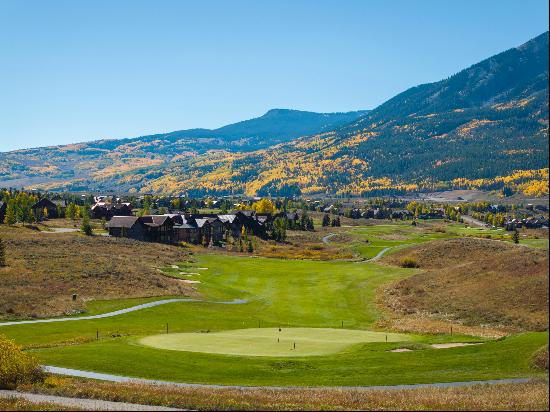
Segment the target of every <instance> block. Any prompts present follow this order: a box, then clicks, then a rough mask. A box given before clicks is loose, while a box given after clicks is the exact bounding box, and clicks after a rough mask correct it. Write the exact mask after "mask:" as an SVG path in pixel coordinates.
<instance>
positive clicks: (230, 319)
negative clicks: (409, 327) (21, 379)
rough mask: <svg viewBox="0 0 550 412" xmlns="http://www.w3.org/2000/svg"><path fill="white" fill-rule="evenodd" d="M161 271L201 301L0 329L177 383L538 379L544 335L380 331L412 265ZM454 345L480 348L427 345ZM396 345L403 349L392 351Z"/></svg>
mask: <svg viewBox="0 0 550 412" xmlns="http://www.w3.org/2000/svg"><path fill="white" fill-rule="evenodd" d="M409 230H412V229H409V228H408V227H406V226H405V225H403V224H396V225H395V226H393V227H392V226H390V225H384V227H381V228H377V229H373V230H372V231H371V230H370V228H358V229H357V232H358V235H360V236H362V237H366V238H368V239H369V240H372V243H373V245H372V246H375V245H374V243H375V241H376V242H380V244H379V245H376V246H379V247H388V246H400V245H399V243H401V246H402V247H406V246H405V244H410V243H415V242H416V243H418V242H419V241H426V240H429V239H424V238H420V235H417V234H411V233H408V231H409ZM388 234H392V235H393V236H392V238H391V239H389V237H388ZM432 236H433V237H439V236H451V234H450V233H449V232H447V233H445V234H443V233H430V237H432ZM386 241H387V242H388V243H386V244H384V243H383V242H386ZM363 243H365V242H364V241H363ZM365 245H367V244H366V243H365ZM367 247H369V246H368V245H367ZM373 249H375V248H373ZM367 252H368V253H367ZM365 253H366V255H367V256H370V255H372V254H374V253H375V250H373V251H370V250H368V249H366V251H365ZM376 253H377V251H376ZM164 273H165V274H166V275H167V276H171V277H174V278H177V279H181V280H182V281H184V280H186V279H190V280H193V281H195V282H196V283H194V286H195V287H196V288H197V291H198V293H199V294H200V300H201V301H189V302H183V301H182V302H172V303H168V304H164V305H159V306H155V307H149V308H145V309H142V310H139V311H134V312H129V313H124V314H120V315H117V316H113V317H104V318H99V319H81V320H78V321H68V322H53V323H36V324H20V325H11V326H9V327H0V333H2V334H5V335H6V336H8V337H10V338H12V339H15V341H16V342H17V343H19V344H21V345H24V346H25V347H26V349H28V350H31V351H32V352H33V353H34V354H35V355H36V356H37V357H38V358H39V360H40V361H41V362H42V363H43V364H46V365H54V366H61V367H66V368H74V369H81V370H86V371H95V372H102V373H111V374H117V375H124V376H131V377H140V378H149V379H158V380H166V381H175V382H188V383H206V384H223V385H253V386H255V385H267V386H270V385H271V386H362V385H396V384H413V383H431V382H452V381H467V380H485V379H500V378H517V377H530V376H543V375H544V372H542V371H539V370H536V369H533V366H532V357H533V354H534V353H535V352H536V351H537V350H539V349H540V348H541V347H543V346H544V345H546V344H547V343H548V333H547V332H531V333H522V334H517V335H513V336H509V337H506V338H502V339H497V340H493V339H484V338H480V337H474V336H465V335H459V334H456V333H455V334H450V333H449V334H424V335H423V334H410V335H402V334H392V333H389V331H387V330H384V329H383V326H381V325H383V324H384V322H383V321H384V319H385V318H386V317H387V316H388V314H387V313H386V312H384V310H383V309H382V305H380V303H379V302H377V296H380V295H379V291H380V290H381V289H382V288H384V287H385V285H388V284H389V283H391V282H394V281H397V280H399V279H403V278H406V277H408V276H412V275H414V274H415V273H418V269H405V268H398V267H392V266H388V265H383V264H377V263H372V262H353V261H311V260H289V259H276V258H260V257H250V256H242V255H241V256H238V255H228V254H218V253H204V254H203V253H196V254H194V255H192V256H191V258H190V259H189V261H187V262H179V263H176V264H174V265H170V267H168V268H165V269H164ZM166 298H167V297H166V296H162V297H158V298H146V299H126V300H123V301H116V302H112V301H108V300H104V301H96V302H92V303H91V304H90V305H89V307H90V313H94V314H100V313H107V312H109V311H112V310H118V309H121V308H124V307H131V306H135V305H138V304H142V303H146V302H151V301H154V300H162V299H166ZM229 303H230V304H229ZM279 328H281V332H279ZM386 334H387V336H388V341H387V342H386ZM277 338H278V339H279V341H278V342H277ZM452 342H463V343H466V342H469V343H478V342H483V343H484V344H483V345H471V346H464V347H453V348H449V349H444V350H442V349H434V348H433V347H432V346H431V345H432V344H435V343H452ZM294 343H296V349H294ZM399 348H408V349H410V351H408V352H399V353H396V352H392V350H394V349H399Z"/></svg>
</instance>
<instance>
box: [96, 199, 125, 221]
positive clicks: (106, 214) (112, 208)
mask: <svg viewBox="0 0 550 412" xmlns="http://www.w3.org/2000/svg"><path fill="white" fill-rule="evenodd" d="M91 212H92V218H93V219H105V220H111V218H112V217H113V216H132V215H133V213H132V205H131V204H130V203H105V202H98V203H96V204H95V205H93V206H92V208H91Z"/></svg>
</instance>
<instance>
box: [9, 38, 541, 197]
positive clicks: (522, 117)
mask: <svg viewBox="0 0 550 412" xmlns="http://www.w3.org/2000/svg"><path fill="white" fill-rule="evenodd" d="M547 82H548V32H545V33H543V34H541V35H539V36H537V37H535V38H533V39H532V40H530V41H528V42H526V43H525V44H523V45H521V46H519V47H515V48H511V49H508V50H506V51H503V52H502V53H499V54H496V55H494V56H491V57H489V58H487V59H485V60H483V61H481V62H478V63H476V64H473V65H471V66H470V67H468V68H466V69H464V70H461V71H459V72H457V73H456V74H454V75H452V76H450V77H448V78H447V79H443V80H440V81H437V82H433V83H426V84H422V85H419V86H415V87H412V88H409V89H407V90H405V91H404V92H402V93H400V94H398V95H396V96H394V97H393V98H391V99H389V100H388V101H386V102H384V103H383V104H381V105H380V106H378V107H376V108H375V109H373V110H371V111H368V112H352V113H353V114H352V115H350V114H349V113H347V114H346V113H344V115H349V116H355V118H354V119H352V120H351V121H342V123H341V124H339V125H337V126H325V124H324V123H323V122H322V121H321V122H320V121H319V119H320V118H321V119H322V116H324V114H314V115H315V116H316V117H315V118H316V122H315V125H316V127H317V128H318V131H317V132H316V133H300V131H303V130H304V129H303V128H302V129H300V128H299V127H295V126H294V125H292V126H291V127H289V128H285V127H286V126H288V125H283V127H282V128H280V129H279V130H283V132H282V134H281V136H283V137H284V138H283V139H281V138H280V137H278V136H277V133H272V134H271V135H270V136H272V137H273V138H272V139H271V140H270V141H269V144H260V146H259V147H253V146H251V145H250V144H249V143H248V142H250V141H251V140H253V139H254V138H255V134H257V131H258V129H259V128H258V127H256V130H255V131H251V130H243V125H244V126H245V128H246V127H249V126H250V125H251V124H254V123H255V122H261V121H262V119H263V120H265V118H268V119H269V118H271V117H272V116H275V117H277V116H280V115H281V114H282V113H283V114H285V115H286V116H287V117H290V118H293V116H294V115H296V114H298V116H299V117H300V116H302V117H303V116H306V117H307V116H310V114H308V113H311V112H300V111H292V110H288V109H273V110H270V111H268V112H266V113H265V114H264V115H263V116H261V117H259V118H255V119H251V120H248V121H243V122H237V123H235V124H232V125H228V126H225V128H229V130H230V131H231V130H238V133H236V135H235V136H237V137H236V138H235V139H233V140H230V141H229V143H228V142H227V141H224V140H223V138H222V137H223V133H226V132H227V130H228V129H225V132H222V134H221V135H218V136H216V133H212V132H210V134H209V135H208V137H206V138H205V139H207V140H208V142H209V145H210V146H209V147H210V148H211V149H209V150H203V151H200V150H196V149H197V148H195V147H190V148H191V150H190V151H189V153H182V152H181V150H180V151H179V152H178V151H177V150H172V151H170V150H168V149H166V147H164V146H166V145H168V146H169V144H170V142H173V141H177V139H179V138H180V137H181V136H180V135H178V132H172V133H171V134H164V135H162V134H161V135H152V136H149V140H150V141H149V142H148V143H147V144H145V143H144V142H143V140H144V139H141V141H136V140H133V141H125V144H123V145H121V146H120V147H119V148H117V150H116V151H113V150H111V151H109V150H107V147H106V146H102V147H87V149H86V150H90V151H92V152H93V151H94V150H100V151H103V152H102V156H104V157H105V159H103V158H100V160H97V159H96V160H95V162H96V164H94V165H89V164H86V162H85V161H81V162H80V163H79V162H76V164H75V166H77V167H76V169H75V173H73V174H72V175H70V176H69V175H67V176H61V178H60V175H62V173H63V172H65V173H66V172H67V168H65V169H64V170H62V171H61V173H60V170H59V165H60V164H62V162H61V163H60V161H61V160H63V159H58V161H54V162H52V163H49V164H48V168H47V169H46V171H45V173H51V182H49V183H35V187H41V188H46V189H57V190H61V189H72V190H76V189H79V188H85V189H90V190H108V189H114V190H124V191H132V192H165V193H195V194H208V193H211V194H224V193H235V192H238V193H245V194H248V195H255V194H260V195H266V194H271V195H292V194H300V193H302V194H324V193H332V194H334V193H337V194H346V195H368V194H380V193H393V194H395V193H404V192H407V191H421V190H445V189H450V188H484V189H503V188H504V187H505V186H506V187H508V188H513V189H514V190H521V191H527V192H531V193H536V194H540V193H548V185H547V181H548V151H547V148H548V87H547ZM304 113H305V114H304ZM333 115H334V114H333ZM319 116H321V117H319ZM340 119H342V117H340ZM345 120H349V119H345ZM247 122H248V123H247ZM302 122H303V123H306V126H307V127H309V126H308V125H307V121H304V119H303V118H300V119H298V120H297V121H295V122H294V124H300V123H302ZM302 126H304V125H303V124H302V125H301V126H300V127H302ZM292 127H295V128H294V129H292ZM221 129H223V128H221ZM260 129H261V128H260ZM217 130H219V129H217ZM270 132H272V131H271V130H270V129H269V128H267V129H266V130H263V131H262V133H268V134H269V133H270ZM197 133H199V132H197ZM200 133H203V132H202V131H201V132H200ZM285 133H286V134H285ZM229 134H230V133H229ZM289 135H291V136H290V137H288V136H289ZM300 136H301V137H300ZM287 137H288V139H287ZM292 137H294V138H292ZM278 139H279V140H278ZM220 142H221V143H220ZM247 144H248V146H247ZM243 145H244V146H243ZM242 147H245V148H248V149H250V150H248V149H247V150H240V149H239V148H242ZM160 148H163V150H164V152H163V154H162V156H160V155H158V152H159V150H161V149H160ZM77 149H79V150H83V149H82V148H77ZM96 155H97V156H99V155H98V154H97V153H96ZM0 156H1V154H0ZM99 157H100V156H99ZM0 158H1V157H0ZM12 160H14V161H17V159H12ZM36 160H37V161H39V160H40V159H36ZM106 160H108V161H106ZM27 163H29V159H27ZM56 168H57V169H56ZM11 170H15V171H17V167H12V168H11ZM12 175H13V173H12V174H10V169H9V168H8V170H7V171H4V170H0V184H1V180H2V176H12ZM12 181H13V180H12Z"/></svg>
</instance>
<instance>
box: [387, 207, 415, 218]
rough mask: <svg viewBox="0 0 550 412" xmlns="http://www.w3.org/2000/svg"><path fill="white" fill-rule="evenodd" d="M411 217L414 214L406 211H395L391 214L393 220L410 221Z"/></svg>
mask: <svg viewBox="0 0 550 412" xmlns="http://www.w3.org/2000/svg"><path fill="white" fill-rule="evenodd" d="M410 216H412V212H410V211H408V210H406V209H404V210H394V211H392V212H391V218H392V219H401V220H405V219H408V218H409V217H410Z"/></svg>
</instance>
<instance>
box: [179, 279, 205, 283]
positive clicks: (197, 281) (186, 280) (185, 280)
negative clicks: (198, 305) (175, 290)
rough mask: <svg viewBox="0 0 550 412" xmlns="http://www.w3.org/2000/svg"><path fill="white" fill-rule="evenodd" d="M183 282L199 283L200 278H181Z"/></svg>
mask: <svg viewBox="0 0 550 412" xmlns="http://www.w3.org/2000/svg"><path fill="white" fill-rule="evenodd" d="M181 281H182V282H183V283H201V281H200V280H188V279H182V280H181Z"/></svg>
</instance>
